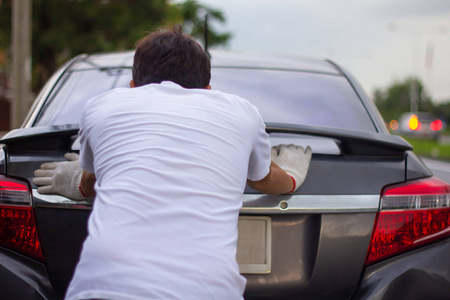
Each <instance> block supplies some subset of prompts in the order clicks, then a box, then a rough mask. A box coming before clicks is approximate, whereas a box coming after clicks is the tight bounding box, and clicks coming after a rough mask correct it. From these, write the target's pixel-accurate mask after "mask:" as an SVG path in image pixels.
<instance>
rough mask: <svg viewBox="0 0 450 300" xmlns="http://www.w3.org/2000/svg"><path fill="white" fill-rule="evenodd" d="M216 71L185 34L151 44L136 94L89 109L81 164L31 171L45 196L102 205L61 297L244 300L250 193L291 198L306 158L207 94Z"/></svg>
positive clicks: (251, 111)
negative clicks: (245, 216)
mask: <svg viewBox="0 0 450 300" xmlns="http://www.w3.org/2000/svg"><path fill="white" fill-rule="evenodd" d="M210 69H211V64H210V59H209V56H208V54H207V53H206V52H205V51H204V50H203V49H202V48H201V46H200V45H199V44H198V43H197V42H195V40H194V39H193V38H192V37H190V36H187V35H184V34H182V33H181V30H180V29H178V28H175V29H174V30H159V31H156V32H154V33H152V34H150V35H148V36H147V37H145V38H144V39H143V40H141V41H140V42H139V44H138V46H137V48H136V52H135V56H134V64H133V80H131V82H130V87H131V89H130V88H119V89H114V90H111V91H109V92H106V93H104V94H101V95H99V96H97V97H95V98H93V99H91V100H90V101H89V102H88V103H87V104H86V107H85V109H84V111H83V114H82V116H81V121H80V143H81V148H80V156H79V160H77V155H76V154H73V153H72V154H67V155H66V158H67V159H68V161H67V162H56V163H47V164H43V165H42V166H41V169H39V170H37V171H36V172H35V176H36V177H35V178H34V180H33V182H34V183H35V184H36V185H38V186H40V187H39V188H38V192H40V193H41V192H42V193H57V194H62V195H65V196H67V197H69V198H72V199H75V200H80V199H84V198H85V197H92V196H94V195H95V202H94V205H93V210H92V213H91V216H90V218H89V224H88V231H89V234H88V237H87V238H86V240H85V242H84V245H83V249H82V252H81V255H80V260H79V262H78V265H77V267H76V270H75V273H74V276H73V278H72V281H71V283H70V285H69V288H68V291H67V293H66V299H241V298H242V295H243V292H244V288H245V278H244V277H243V276H241V275H240V274H239V268H238V264H237V262H236V249H237V238H238V232H237V222H238V217H239V210H240V208H241V206H242V194H243V192H244V188H245V185H246V183H248V184H249V185H250V187H252V188H254V189H256V190H258V191H260V192H261V193H267V194H284V193H292V192H294V191H295V190H296V189H297V188H298V187H299V186H300V185H301V184H302V182H303V181H304V179H305V177H306V172H307V170H308V166H309V162H310V159H311V149H310V148H309V147H308V148H307V149H306V151H305V150H304V149H303V148H301V147H297V146H294V145H288V146H286V145H281V146H279V147H274V148H273V149H271V148H270V143H269V139H268V135H267V133H266V132H265V125H264V122H263V120H262V118H261V116H260V114H259V112H258V110H257V109H256V108H255V107H254V106H253V105H252V104H250V103H249V102H248V101H247V100H245V99H242V98H240V97H238V96H235V95H230V94H226V93H223V92H220V91H215V90H211V87H210V85H209V82H210V76H211V75H210ZM271 150H272V151H271ZM271 156H272V159H271ZM94 174H95V175H94Z"/></svg>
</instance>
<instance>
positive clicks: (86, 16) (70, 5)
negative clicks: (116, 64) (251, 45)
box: [0, 0, 231, 92]
mask: <svg viewBox="0 0 450 300" xmlns="http://www.w3.org/2000/svg"><path fill="white" fill-rule="evenodd" d="M11 1H13V0H0V50H2V49H4V50H6V51H8V49H9V47H10V43H11ZM189 7H190V8H189ZM185 10H186V11H188V13H187V12H186V11H185ZM205 12H207V13H208V15H210V16H211V17H212V18H213V19H217V20H218V21H220V22H224V21H225V20H224V17H223V15H222V13H221V12H220V11H217V10H213V9H210V8H207V7H205V6H203V5H200V4H199V3H197V2H196V1H187V2H186V3H184V4H171V3H170V0H128V1H121V0H52V1H48V0H33V8H32V15H33V20H32V37H33V40H32V62H33V66H32V68H33V69H32V76H33V83H32V86H33V91H35V92H36V91H38V90H39V89H40V88H41V87H42V85H43V84H44V83H45V82H46V81H47V79H48V78H49V77H50V76H51V74H52V73H53V72H54V71H55V70H56V69H57V68H58V67H59V66H60V65H61V64H62V63H63V62H65V61H67V60H68V59H70V58H71V57H73V56H75V55H78V54H80V53H93V52H104V51H113V50H126V49H133V48H134V46H135V43H136V41H137V40H138V39H140V38H142V37H143V36H145V35H146V34H147V33H148V32H150V31H152V30H155V29H156V28H157V27H159V26H161V25H162V24H165V25H170V24H175V23H182V22H183V21H184V22H185V23H189V22H191V23H192V24H193V26H192V31H191V33H192V34H193V35H194V36H196V37H198V36H199V34H198V32H200V33H201V32H202V30H203V31H204V28H203V29H202V23H201V21H200V20H202V19H203V17H204V14H205ZM230 36H231V35H230V34H227V33H225V34H219V33H217V32H215V31H212V32H211V39H210V41H211V43H210V44H211V45H213V44H216V45H217V44H224V43H226V41H228V39H229V38H230ZM6 53H8V52H6Z"/></svg>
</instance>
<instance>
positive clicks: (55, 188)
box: [33, 153, 95, 200]
mask: <svg viewBox="0 0 450 300" xmlns="http://www.w3.org/2000/svg"><path fill="white" fill-rule="evenodd" d="M64 157H65V158H66V159H67V161H58V162H50V163H44V164H42V165H41V167H40V168H39V169H38V170H35V171H34V176H35V177H34V178H33V183H34V184H36V185H37V186H38V193H40V194H59V195H63V196H65V197H67V198H70V199H73V200H85V199H86V198H89V197H93V196H95V191H94V183H95V176H94V174H93V173H87V172H84V171H83V169H82V168H81V166H80V164H79V162H78V158H79V156H78V154H76V153H66V154H65V155H64ZM84 173H87V174H84ZM83 175H84V177H85V179H84V181H85V183H84V184H85V187H84V188H82V187H81V180H82V177H83Z"/></svg>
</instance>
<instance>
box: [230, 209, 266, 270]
mask: <svg viewBox="0 0 450 300" xmlns="http://www.w3.org/2000/svg"><path fill="white" fill-rule="evenodd" d="M238 231H239V238H238V247H237V255H236V259H237V262H238V264H239V271H240V272H241V274H269V273H270V271H271V268H272V224H271V218H270V217H264V216H240V217H239V223H238Z"/></svg>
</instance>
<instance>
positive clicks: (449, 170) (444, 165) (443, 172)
mask: <svg viewBox="0 0 450 300" xmlns="http://www.w3.org/2000/svg"><path fill="white" fill-rule="evenodd" d="M421 159H422V161H423V162H424V163H425V165H427V167H428V168H429V169H430V170H431V171H432V172H433V174H434V175H435V176H436V177H439V178H440V179H443V180H445V181H447V182H448V183H450V163H448V162H443V161H439V160H434V159H430V158H424V157H421Z"/></svg>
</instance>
